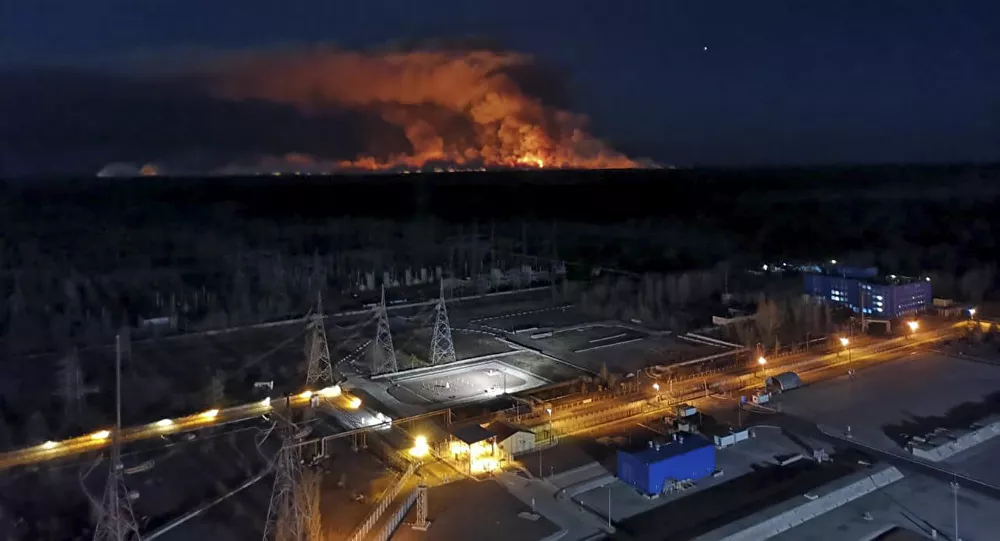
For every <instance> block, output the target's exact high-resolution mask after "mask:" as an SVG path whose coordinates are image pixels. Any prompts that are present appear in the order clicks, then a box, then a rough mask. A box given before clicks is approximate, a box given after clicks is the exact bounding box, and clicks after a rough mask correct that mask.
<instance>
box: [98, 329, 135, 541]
mask: <svg viewBox="0 0 1000 541" xmlns="http://www.w3.org/2000/svg"><path fill="white" fill-rule="evenodd" d="M121 430H122V344H121V335H118V336H115V429H114V430H113V431H112V432H111V471H110V472H108V483H107V485H105V487H104V500H103V502H102V505H101V508H100V509H98V510H97V511H98V518H97V528H95V529H94V541H133V540H135V541H138V540H139V539H140V536H139V526H138V525H137V524H136V522H135V515H134V514H133V513H132V504H131V502H130V501H129V492H128V488H127V487H126V486H125V468H124V467H122V463H121V454H122V449H121V437H120V436H121Z"/></svg>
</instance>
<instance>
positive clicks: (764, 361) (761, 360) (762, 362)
mask: <svg viewBox="0 0 1000 541" xmlns="http://www.w3.org/2000/svg"><path fill="white" fill-rule="evenodd" d="M757 364H759V365H760V369H761V371H762V372H763V374H764V385H765V386H767V359H765V358H764V357H757Z"/></svg>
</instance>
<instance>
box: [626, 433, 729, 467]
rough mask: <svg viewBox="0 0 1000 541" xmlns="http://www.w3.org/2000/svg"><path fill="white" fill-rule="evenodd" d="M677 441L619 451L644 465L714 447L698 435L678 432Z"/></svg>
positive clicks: (649, 444)
mask: <svg viewBox="0 0 1000 541" xmlns="http://www.w3.org/2000/svg"><path fill="white" fill-rule="evenodd" d="M675 434H676V437H677V439H676V440H674V439H671V440H667V441H666V442H664V443H656V442H649V443H648V444H647V445H646V447H641V448H638V447H637V448H634V449H632V450H629V451H624V450H623V451H619V452H622V453H625V454H627V455H631V456H633V457H634V458H636V459H637V460H639V461H640V462H642V463H643V464H654V463H657V462H660V461H663V460H666V459H668V458H671V457H675V456H679V455H683V454H687V453H690V452H691V451H695V450H698V449H701V448H703V447H714V445H715V444H714V443H712V442H711V441H708V440H707V439H705V438H704V437H702V436H699V435H697V434H690V433H687V432H676V433H675Z"/></svg>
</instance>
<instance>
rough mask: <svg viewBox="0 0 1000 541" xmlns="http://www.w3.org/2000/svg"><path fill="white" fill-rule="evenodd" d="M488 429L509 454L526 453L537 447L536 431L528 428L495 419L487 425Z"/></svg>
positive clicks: (498, 444)
mask: <svg viewBox="0 0 1000 541" xmlns="http://www.w3.org/2000/svg"><path fill="white" fill-rule="evenodd" d="M486 430H488V431H490V432H491V433H492V434H493V435H494V436H495V437H496V441H497V446H499V447H500V448H501V449H503V451H504V453H506V454H507V455H509V456H516V455H519V454H521V453H526V452H528V451H531V450H532V449H534V448H535V433H534V432H532V431H531V430H528V429H527V428H524V427H520V426H517V425H512V424H510V423H505V422H503V421H494V422H492V423H490V424H488V425H486Z"/></svg>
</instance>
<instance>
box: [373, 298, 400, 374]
mask: <svg viewBox="0 0 1000 541" xmlns="http://www.w3.org/2000/svg"><path fill="white" fill-rule="evenodd" d="M375 310H376V312H377V313H378V326H377V329H376V331H375V347H374V348H373V349H372V353H371V355H372V365H371V370H372V375H378V374H390V373H393V372H396V371H398V370H399V366H398V365H397V364H396V350H395V348H393V346H392V332H391V329H390V328H389V315H388V314H389V313H388V311H387V310H386V307H385V284H383V285H382V302H381V303H380V304H379V306H378V307H377V308H376V309H375Z"/></svg>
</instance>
